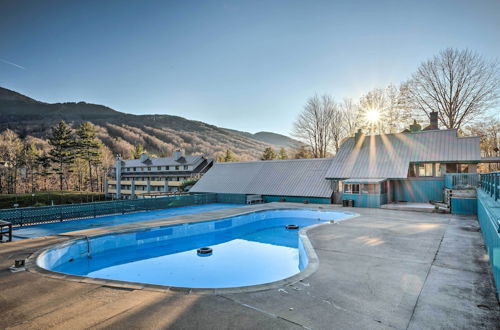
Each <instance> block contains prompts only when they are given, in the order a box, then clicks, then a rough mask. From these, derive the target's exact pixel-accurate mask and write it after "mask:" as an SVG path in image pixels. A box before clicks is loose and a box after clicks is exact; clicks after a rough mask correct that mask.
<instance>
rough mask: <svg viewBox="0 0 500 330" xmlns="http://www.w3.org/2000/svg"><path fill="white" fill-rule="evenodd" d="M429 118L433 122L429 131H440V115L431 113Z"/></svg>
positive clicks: (435, 112) (434, 112)
mask: <svg viewBox="0 0 500 330" xmlns="http://www.w3.org/2000/svg"><path fill="white" fill-rule="evenodd" d="M429 118H430V120H431V123H430V125H429V127H428V129H430V130H432V129H439V125H438V113H437V111H433V112H431V113H430V116H429Z"/></svg>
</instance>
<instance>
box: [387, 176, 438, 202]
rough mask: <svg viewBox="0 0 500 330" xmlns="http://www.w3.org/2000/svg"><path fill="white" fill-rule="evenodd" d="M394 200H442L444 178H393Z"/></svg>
mask: <svg viewBox="0 0 500 330" xmlns="http://www.w3.org/2000/svg"><path fill="white" fill-rule="evenodd" d="M392 182H393V192H394V201H396V202H401V201H406V202H414V203H427V202H429V201H442V200H443V197H444V196H443V189H444V187H445V179H444V178H429V179H406V180H393V181H392Z"/></svg>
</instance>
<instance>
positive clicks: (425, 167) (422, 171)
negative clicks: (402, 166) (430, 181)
mask: <svg viewBox="0 0 500 330" xmlns="http://www.w3.org/2000/svg"><path fill="white" fill-rule="evenodd" d="M417 166H418V176H432V167H433V166H432V163H425V164H418V165H417Z"/></svg>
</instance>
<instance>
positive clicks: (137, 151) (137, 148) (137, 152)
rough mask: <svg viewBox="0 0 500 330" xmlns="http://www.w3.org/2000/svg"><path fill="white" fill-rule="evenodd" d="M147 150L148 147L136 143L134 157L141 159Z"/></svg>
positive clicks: (133, 151)
mask: <svg viewBox="0 0 500 330" xmlns="http://www.w3.org/2000/svg"><path fill="white" fill-rule="evenodd" d="M145 152H146V149H144V147H143V145H142V144H136V145H135V147H134V149H132V157H134V159H139V158H141V155H142V154H143V153H145Z"/></svg>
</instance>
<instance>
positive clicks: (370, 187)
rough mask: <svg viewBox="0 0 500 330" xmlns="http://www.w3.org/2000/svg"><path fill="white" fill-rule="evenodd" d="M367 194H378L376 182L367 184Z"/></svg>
mask: <svg viewBox="0 0 500 330" xmlns="http://www.w3.org/2000/svg"><path fill="white" fill-rule="evenodd" d="M366 186H368V193H369V194H378V184H367V185H366Z"/></svg>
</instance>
